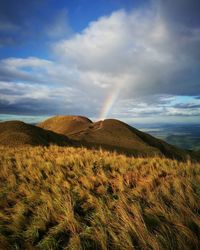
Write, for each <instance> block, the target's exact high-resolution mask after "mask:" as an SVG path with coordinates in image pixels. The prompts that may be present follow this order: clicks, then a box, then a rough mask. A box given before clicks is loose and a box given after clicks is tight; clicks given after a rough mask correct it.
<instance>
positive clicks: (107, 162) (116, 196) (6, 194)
mask: <svg viewBox="0 0 200 250" xmlns="http://www.w3.org/2000/svg"><path fill="white" fill-rule="evenodd" d="M0 164H1V168H0V180H1V181H0V193H1V196H0V207H1V210H0V245H1V249H5V250H6V249H103V250H106V249H198V246H199V245H200V237H199V236H200V216H199V208H200V184H199V183H200V164H195V163H191V162H189V161H188V162H187V163H179V162H177V161H175V160H169V159H164V158H163V159H161V158H151V159H144V158H128V157H125V156H123V155H117V154H115V153H109V152H104V151H101V150H100V151H94V150H93V151H92V150H87V149H83V148H76V149H74V148H63V147H58V146H50V147H49V148H47V147H24V148H23V147H22V148H12V149H11V148H6V147H1V148H0Z"/></svg>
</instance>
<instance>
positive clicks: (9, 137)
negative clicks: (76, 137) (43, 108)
mask: <svg viewBox="0 0 200 250" xmlns="http://www.w3.org/2000/svg"><path fill="white" fill-rule="evenodd" d="M0 144H1V145H4V146H21V145H32V146H37V145H38V146H39V145H40V146H48V145H50V144H56V145H60V146H62V145H71V142H70V140H69V139H68V138H67V137H66V136H64V135H61V134H56V133H54V132H52V131H47V130H44V129H42V128H39V127H36V126H33V125H29V124H26V123H24V122H21V121H7V122H1V123H0Z"/></svg>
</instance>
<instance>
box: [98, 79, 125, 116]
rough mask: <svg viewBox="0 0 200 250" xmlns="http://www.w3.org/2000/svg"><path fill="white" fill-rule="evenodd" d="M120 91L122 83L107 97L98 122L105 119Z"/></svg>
mask: <svg viewBox="0 0 200 250" xmlns="http://www.w3.org/2000/svg"><path fill="white" fill-rule="evenodd" d="M121 89H122V83H121V82H120V83H118V84H117V85H116V86H115V89H114V90H113V91H112V92H111V93H110V94H109V95H108V97H107V98H106V100H105V102H104V105H103V107H102V110H101V112H100V115H99V120H104V119H106V118H107V116H108V114H109V113H110V111H111V109H112V107H113V105H114V103H115V102H116V100H117V98H118V96H119V95H120V91H121Z"/></svg>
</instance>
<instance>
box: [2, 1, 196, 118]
mask: <svg viewBox="0 0 200 250" xmlns="http://www.w3.org/2000/svg"><path fill="white" fill-rule="evenodd" d="M197 9H199V4H198V2H197V1H195V0H191V1H189V0H186V1H181V0H177V1H175V2H174V1H171V0H169V1H164V0H152V6H151V7H149V8H148V9H147V8H145V7H142V8H137V9H134V10H130V11H125V10H123V9H122V10H118V11H115V12H113V13H111V14H110V15H107V16H103V17H100V18H99V19H98V20H96V21H92V22H90V23H89V24H88V26H87V27H86V28H85V29H84V30H83V31H81V32H79V33H70V36H69V29H70V28H69V27H68V22H67V18H68V16H67V12H66V10H62V11H61V12H59V13H57V16H56V17H55V19H54V21H53V22H51V23H49V25H48V26H47V27H46V29H45V32H46V35H48V36H49V37H52V38H53V40H54V41H53V42H52V44H51V49H52V51H51V57H50V58H51V59H48V60H46V59H42V58H37V57H27V58H7V59H3V60H1V61H0V81H1V85H0V86H1V94H0V98H1V100H2V103H3V104H2V105H4V108H2V110H3V109H5V107H6V105H8V106H9V107H10V110H13V112H14V107H16V110H18V112H19V110H20V111H21V112H23V110H27V111H26V112H28V109H30V113H31V112H36V110H37V109H38V110H40V112H41V113H42V112H43V113H45V112H46V113H55V112H58V113H77V112H78V113H80V114H86V115H89V116H95V117H98V115H99V114H100V113H101V110H102V109H105V110H106V111H108V112H110V113H109V116H114V117H118V118H120V117H124V118H125V117H142V116H143V117H153V116H158V117H160V116H163V117H164V116H165V117H166V116H167V117H172V116H198V115H200V112H199V103H197V102H195V101H194V99H195V98H196V100H197V101H198V99H197V97H196V96H198V95H200V83H199V79H200V70H199V69H200V23H199V22H198V21H199V18H198V15H197ZM186 12H187V15H186ZM11 23H12V22H11ZM19 23H20V22H19ZM8 24H9V22H8ZM16 25H18V22H17V23H16ZM12 28H14V27H12V25H11V26H10V29H12ZM63 33H65V34H67V35H66V36H65V35H64V36H63V35H62V34H63ZM57 38H59V41H57ZM3 84H4V85H3ZM5 85H6V86H5ZM2 86H4V87H2ZM9 86H10V87H9ZM181 96H186V97H187V98H189V97H192V100H185V99H184V98H182V97H181ZM111 98H112V100H111ZM181 98H182V99H181ZM187 98H186V99H187ZM108 100H109V101H108ZM106 102H107V103H109V105H110V107H106V108H104V107H105V103H106ZM37 103H38V104H37ZM111 105H112V106H111ZM33 106H35V107H36V108H33ZM52 106H53V108H51V107H52Z"/></svg>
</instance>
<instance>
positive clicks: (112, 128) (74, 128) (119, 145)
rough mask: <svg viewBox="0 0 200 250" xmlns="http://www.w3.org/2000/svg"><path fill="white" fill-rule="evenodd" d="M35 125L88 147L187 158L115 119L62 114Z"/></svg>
mask: <svg viewBox="0 0 200 250" xmlns="http://www.w3.org/2000/svg"><path fill="white" fill-rule="evenodd" d="M80 121H81V122H80ZM38 126H39V127H42V128H44V129H50V130H52V131H54V132H58V133H61V134H64V135H67V136H68V137H69V138H70V139H73V140H76V141H78V142H81V143H82V144H83V145H85V146H88V147H90V146H91V147H99V146H101V147H102V148H105V149H108V150H117V151H120V152H123V153H127V154H131V155H136V156H138V155H140V156H154V155H161V156H167V157H170V158H176V159H186V158H187V153H186V151H184V150H181V149H178V148H176V147H174V146H171V145H169V144H167V143H166V142H164V141H162V140H159V139H156V138H154V137H153V136H150V135H149V134H146V133H143V132H141V131H139V130H137V129H135V128H133V127H131V126H129V125H128V124H126V123H124V122H121V121H119V120H115V119H106V120H104V121H98V122H94V123H93V122H91V121H90V120H89V119H87V118H83V117H77V116H74V117H73V116H69V117H68V116H65V117H64V116H62V117H52V118H50V119H48V120H46V121H44V122H42V123H40V124H39V125H38Z"/></svg>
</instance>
